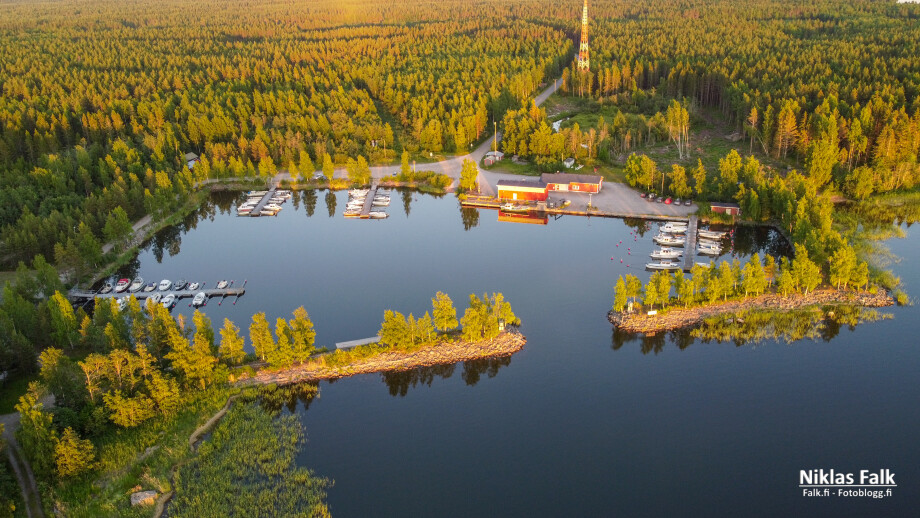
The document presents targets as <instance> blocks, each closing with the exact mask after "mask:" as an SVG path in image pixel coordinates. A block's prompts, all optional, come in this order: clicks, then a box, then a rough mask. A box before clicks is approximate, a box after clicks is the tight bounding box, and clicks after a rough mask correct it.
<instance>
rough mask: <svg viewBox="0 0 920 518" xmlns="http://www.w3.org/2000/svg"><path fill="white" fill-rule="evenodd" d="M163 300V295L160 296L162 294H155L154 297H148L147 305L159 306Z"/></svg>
mask: <svg viewBox="0 0 920 518" xmlns="http://www.w3.org/2000/svg"><path fill="white" fill-rule="evenodd" d="M162 299H163V295H162V294H160V293H154V294H153V295H151V296H149V297H147V302H146V304H147V305H148V306H151V305H153V304H159V303H160V301H161V300H162Z"/></svg>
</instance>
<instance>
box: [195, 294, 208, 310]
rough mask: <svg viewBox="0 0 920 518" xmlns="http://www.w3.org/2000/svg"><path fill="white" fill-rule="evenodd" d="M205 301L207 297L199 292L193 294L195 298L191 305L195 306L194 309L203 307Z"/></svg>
mask: <svg viewBox="0 0 920 518" xmlns="http://www.w3.org/2000/svg"><path fill="white" fill-rule="evenodd" d="M207 299H208V296H207V295H205V293H204V292H203V291H199V292H198V293H196V294H195V298H193V299H192V305H193V306H195V307H196V308H197V307H199V306H203V305H204V303H205V301H206V300H207Z"/></svg>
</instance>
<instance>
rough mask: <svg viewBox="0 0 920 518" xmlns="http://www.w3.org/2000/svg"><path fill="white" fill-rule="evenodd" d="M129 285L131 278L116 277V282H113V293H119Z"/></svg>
mask: <svg viewBox="0 0 920 518" xmlns="http://www.w3.org/2000/svg"><path fill="white" fill-rule="evenodd" d="M130 285H131V279H118V282H117V283H116V284H115V293H121V292H123V291H125V290H126V289H128V286H130Z"/></svg>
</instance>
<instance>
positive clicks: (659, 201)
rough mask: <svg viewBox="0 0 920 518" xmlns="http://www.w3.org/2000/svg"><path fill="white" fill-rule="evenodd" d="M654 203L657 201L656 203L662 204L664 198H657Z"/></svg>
mask: <svg viewBox="0 0 920 518" xmlns="http://www.w3.org/2000/svg"><path fill="white" fill-rule="evenodd" d="M655 201H657V202H658V203H664V198H662V197H661V196H659V197H658V199H657V200H655Z"/></svg>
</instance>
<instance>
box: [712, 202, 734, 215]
mask: <svg viewBox="0 0 920 518" xmlns="http://www.w3.org/2000/svg"><path fill="white" fill-rule="evenodd" d="M709 205H710V206H711V207H712V211H713V212H715V213H718V214H727V215H729V216H740V215H741V207H739V206H738V204H737V203H722V202H712V203H710V204H709Z"/></svg>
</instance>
